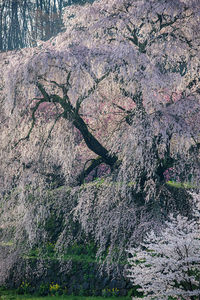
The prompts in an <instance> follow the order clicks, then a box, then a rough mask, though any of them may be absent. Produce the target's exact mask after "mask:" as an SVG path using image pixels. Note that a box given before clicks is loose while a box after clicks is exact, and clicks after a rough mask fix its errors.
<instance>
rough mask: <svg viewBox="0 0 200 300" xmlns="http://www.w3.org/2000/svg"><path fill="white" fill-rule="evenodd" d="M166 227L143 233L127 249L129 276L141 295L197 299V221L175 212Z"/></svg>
mask: <svg viewBox="0 0 200 300" xmlns="http://www.w3.org/2000/svg"><path fill="white" fill-rule="evenodd" d="M165 225H166V228H165V229H164V230H163V231H161V232H160V234H159V235H156V234H155V233H154V232H151V233H149V234H148V235H147V237H146V239H145V240H144V242H143V243H142V244H141V245H140V247H139V248H137V249H134V248H132V249H131V250H130V252H129V253H130V254H131V258H129V263H130V265H131V269H130V270H129V271H130V274H129V277H130V279H131V280H132V281H133V282H134V284H137V285H139V286H140V288H138V290H139V291H142V292H143V293H144V296H145V297H144V298H145V299H170V297H172V299H174V298H173V297H175V299H177V297H179V298H180V297H182V298H181V299H188V298H190V299H198V297H199V295H200V289H199V285H200V259H199V258H200V236H199V232H200V231H199V229H200V223H199V219H198V220H188V218H186V217H182V216H180V215H178V216H177V217H176V218H174V217H172V216H171V217H170V221H169V222H167V223H166V224H165Z"/></svg>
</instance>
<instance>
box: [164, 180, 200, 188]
mask: <svg viewBox="0 0 200 300" xmlns="http://www.w3.org/2000/svg"><path fill="white" fill-rule="evenodd" d="M166 184H167V185H169V186H172V187H175V188H179V189H180V188H182V189H193V188H198V187H197V186H195V185H194V184H192V183H190V182H176V181H167V183H166Z"/></svg>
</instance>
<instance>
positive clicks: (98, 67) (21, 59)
mask: <svg viewBox="0 0 200 300" xmlns="http://www.w3.org/2000/svg"><path fill="white" fill-rule="evenodd" d="M198 20H199V14H198V5H197V3H196V2H195V1H190V2H187V1H186V2H183V1H178V0H177V1H175V2H169V1H165V0H163V1H159V2H157V1H150V2H148V3H146V2H144V1H139V2H130V1H122V0H120V1H119V0H118V1H105V0H102V1H99V2H97V3H94V4H93V5H89V4H88V5H85V6H84V7H83V8H82V9H81V10H79V9H77V7H76V6H71V7H70V8H68V9H67V11H66V14H65V17H64V22H65V24H66V26H67V29H66V31H65V33H64V34H61V35H58V37H56V38H55V39H54V40H50V41H48V42H46V43H44V44H43V46H42V48H41V49H37V48H35V50H33V49H30V51H28V52H27V51H26V52H25V51H21V52H18V53H16V54H15V57H13V55H12V54H11V55H10V56H6V58H7V60H8V61H9V64H10V68H7V65H8V62H6V64H4V66H3V69H5V68H6V71H5V73H6V74H4V78H5V82H6V83H5V86H4V91H5V98H7V100H6V101H5V102H4V103H3V106H4V110H5V113H6V114H8V113H9V112H10V111H15V113H16V116H17V111H19V110H23V109H24V108H25V109H26V112H25V111H24V113H23V114H21V115H23V120H24V116H25V115H26V116H27V117H28V118H29V120H30V115H31V116H32V124H31V125H30V129H29V131H28V133H27V134H25V136H24V137H26V138H27V139H28V138H29V137H30V133H31V132H32V131H33V129H34V127H35V125H36V120H37V117H36V115H37V113H38V112H39V109H40V107H41V105H42V104H43V103H50V104H51V105H52V106H53V107H54V109H55V114H54V120H55V122H54V121H53V120H52V126H51V128H52V129H50V132H52V131H53V128H55V126H56V125H54V124H55V123H57V122H58V121H59V120H60V119H65V120H67V122H69V123H71V124H73V125H74V126H75V127H76V128H77V129H78V131H80V133H81V134H82V136H83V139H84V141H85V143H86V145H87V147H88V148H89V149H90V150H92V151H93V152H94V153H95V154H96V155H98V157H97V156H96V157H94V156H93V157H92V156H87V155H86V156H85V161H82V163H83V164H85V163H86V162H87V160H90V159H92V163H91V164H90V165H89V166H88V167H87V168H86V169H87V170H86V172H85V173H84V174H83V177H84V176H86V175H88V174H89V172H90V171H91V170H92V169H93V167H96V166H97V165H98V164H100V163H102V162H104V163H106V164H108V165H109V166H111V168H113V166H114V165H115V166H118V165H119V163H117V162H119V161H122V164H121V166H122V167H121V173H120V176H122V177H123V179H122V180H123V181H124V182H127V180H128V178H129V179H130V178H132V181H134V182H135V183H136V190H139V189H141V190H149V186H153V185H155V186H156V185H157V184H160V182H162V181H163V180H164V176H163V172H164V171H165V170H166V169H167V168H169V167H174V168H176V170H177V173H178V175H179V177H180V180H187V176H188V174H191V173H193V175H194V178H198V176H199V161H198V151H199V136H198V128H199V119H200V118H199V77H198V76H199V51H198V26H199V22H198ZM2 61H3V62H5V60H4V59H3V60H2ZM13 68H14V69H15V71H14V72H13ZM11 73H12V74H11ZM9 78H10V79H11V81H12V82H10V79H9ZM3 85H4V84H3ZM32 99H34V102H33V101H32ZM102 107H104V108H105V109H107V111H108V109H109V108H110V107H113V109H112V111H110V115H111V120H112V121H111V122H112V127H113V129H114V128H117V129H118V130H112V134H111V138H109V139H108V138H107V135H105V134H104V131H103V130H104V129H103V128H105V122H104V121H105V120H104V121H103V123H102V119H101V118H100V117H99V116H100V115H101V114H102V110H101V109H102ZM97 108H99V110H97ZM120 113H121V114H123V115H122V116H123V117H122V118H121V120H120V118H119V117H116V114H118V116H120ZM17 118H18V119H19V118H20V116H19V115H18V117H17ZM94 122H95V126H94V125H93V124H94ZM27 123H28V119H26V124H27ZM69 123H68V124H69ZM21 124H22V123H20V126H21ZM90 128H91V129H92V130H91V129H90ZM17 130H18V131H20V129H19V128H18V129H17ZM92 131H93V132H92ZM21 132H22V131H21ZM24 137H23V138H24ZM23 138H22V139H23ZM106 139H107V140H106ZM20 140H21V139H20ZM16 143H17V141H16ZM17 145H19V144H18V143H17ZM76 149H77V147H76ZM83 152H84V151H83ZM117 153H118V154H117ZM186 164H187V168H185V165H186ZM113 169H114V168H113ZM79 177H80V176H79ZM152 180H153V181H152ZM153 190H155V189H154V188H153ZM151 197H153V195H151V196H149V198H151Z"/></svg>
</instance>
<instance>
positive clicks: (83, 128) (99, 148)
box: [37, 83, 118, 167]
mask: <svg viewBox="0 0 200 300" xmlns="http://www.w3.org/2000/svg"><path fill="white" fill-rule="evenodd" d="M37 87H38V89H39V90H40V92H41V93H42V95H43V97H44V99H45V100H46V101H47V102H53V103H59V104H60V105H61V107H62V108H63V110H64V112H63V114H62V117H63V118H64V119H66V120H68V121H70V122H72V124H73V125H74V126H75V127H76V128H77V129H78V130H79V131H80V132H81V134H82V136H83V139H84V141H85V143H86V145H87V147H88V148H89V149H90V150H91V151H93V152H94V153H95V154H97V155H98V156H99V157H100V158H101V160H102V162H105V163H106V164H108V165H109V166H111V167H113V166H114V164H115V163H116V162H117V160H118V158H117V156H115V155H110V154H109V151H108V150H107V149H106V148H105V147H104V146H103V145H102V144H101V143H100V142H99V141H98V140H97V139H96V138H95V137H94V135H93V134H92V133H91V132H90V131H89V130H88V126H87V125H86V123H85V121H84V120H83V119H82V118H81V116H80V114H79V113H78V111H77V110H76V109H75V108H74V107H73V106H72V104H71V102H70V100H69V98H68V97H67V99H66V96H65V99H63V98H61V97H60V96H58V95H49V94H48V93H47V92H46V90H45V88H44V87H43V86H42V84H41V83H37Z"/></svg>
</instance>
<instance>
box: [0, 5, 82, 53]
mask: <svg viewBox="0 0 200 300" xmlns="http://www.w3.org/2000/svg"><path fill="white" fill-rule="evenodd" d="M72 4H77V5H79V4H84V1H82V0H78V1H63V0H50V1H49V0H24V1H22V0H2V1H1V2H0V51H7V50H13V49H20V48H24V47H33V46H36V45H37V43H38V41H41V40H42V41H46V40H48V39H50V38H51V37H52V36H55V35H56V34H58V33H59V32H60V31H61V30H62V28H63V23H62V14H63V9H64V7H66V6H68V5H72Z"/></svg>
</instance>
